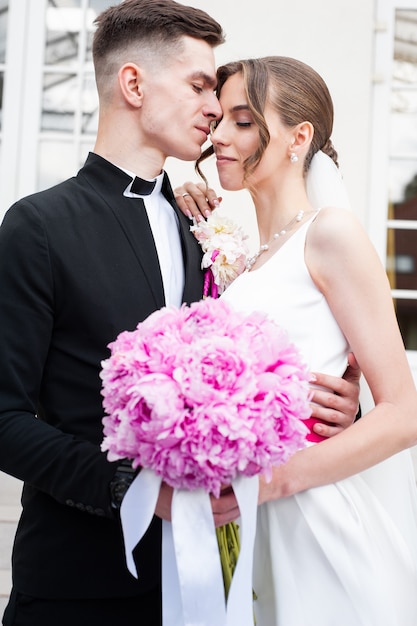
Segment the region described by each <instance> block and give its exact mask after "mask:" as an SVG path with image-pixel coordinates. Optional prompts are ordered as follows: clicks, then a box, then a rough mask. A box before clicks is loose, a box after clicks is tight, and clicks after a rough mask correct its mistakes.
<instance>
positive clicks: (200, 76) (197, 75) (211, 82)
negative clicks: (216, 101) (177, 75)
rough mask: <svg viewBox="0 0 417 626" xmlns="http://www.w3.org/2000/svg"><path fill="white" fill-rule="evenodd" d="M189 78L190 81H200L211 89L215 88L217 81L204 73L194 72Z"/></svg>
mask: <svg viewBox="0 0 417 626" xmlns="http://www.w3.org/2000/svg"><path fill="white" fill-rule="evenodd" d="M190 78H191V80H202V81H203V82H204V83H205V84H206V85H208V86H209V87H212V88H213V89H215V88H216V87H217V80H216V79H215V78H213V76H210V75H209V74H206V72H200V71H199V72H194V73H193V74H192V75H191V77H190Z"/></svg>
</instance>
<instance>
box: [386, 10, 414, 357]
mask: <svg viewBox="0 0 417 626" xmlns="http://www.w3.org/2000/svg"><path fill="white" fill-rule="evenodd" d="M391 85H392V90H391V114H390V128H389V150H390V161H389V181H388V185H389V199H390V206H389V209H388V218H389V219H390V220H394V221H396V220H403V221H404V222H408V221H417V124H416V119H417V10H397V11H396V13H395V39H394V63H393V76H392V82H391ZM404 226H408V224H400V223H399V224H398V228H389V229H388V232H387V274H388V277H389V281H390V285H391V288H392V289H395V290H401V291H403V293H402V294H401V296H402V295H403V296H404V297H403V298H402V297H397V299H396V300H395V306H396V311H397V317H398V322H399V325H400V329H401V333H402V336H403V339H404V343H405V346H406V348H407V349H408V350H417V299H414V293H412V292H413V291H417V229H416V228H415V225H414V224H410V225H409V228H404ZM407 292H410V296H409V297H407ZM396 295H397V296H400V294H396Z"/></svg>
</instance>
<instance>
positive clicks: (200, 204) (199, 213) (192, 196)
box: [174, 182, 222, 222]
mask: <svg viewBox="0 0 417 626" xmlns="http://www.w3.org/2000/svg"><path fill="white" fill-rule="evenodd" d="M174 196H175V201H176V203H177V204H178V207H179V208H180V209H181V211H182V212H183V213H184V215H186V216H187V217H188V218H189V219H195V220H197V222H199V221H200V220H203V219H205V218H207V217H209V216H210V215H211V213H212V211H213V210H214V209H215V208H216V207H218V206H219V204H220V202H221V201H222V198H221V197H219V196H218V195H217V194H216V192H215V191H214V189H211V188H210V187H206V185H205V184H204V183H191V182H186V183H184V184H183V185H181V186H180V187H176V188H175V190H174Z"/></svg>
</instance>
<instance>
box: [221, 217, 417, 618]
mask: <svg viewBox="0 0 417 626" xmlns="http://www.w3.org/2000/svg"><path fill="white" fill-rule="evenodd" d="M312 219H314V217H313V218H311V219H310V220H309V221H308V222H306V223H305V224H303V225H302V226H301V227H300V229H299V230H297V231H296V232H295V233H294V234H293V235H292V236H291V237H290V238H289V239H288V240H287V241H286V242H285V243H284V245H283V246H282V247H281V248H280V249H279V250H278V251H277V252H276V253H275V254H274V256H272V257H271V258H270V259H268V261H267V262H266V263H264V264H263V265H262V266H261V267H260V268H259V269H255V270H252V271H250V272H245V273H244V274H242V275H241V276H239V277H238V278H237V279H236V280H235V281H234V282H233V283H232V284H231V285H230V286H229V287H228V289H227V290H226V292H225V293H224V294H223V296H222V297H223V298H225V299H226V300H227V301H228V302H230V304H232V305H233V306H234V307H235V308H237V309H239V310H243V311H245V312H249V311H252V310H254V309H257V310H263V311H266V312H267V313H268V314H269V315H270V316H271V317H272V318H273V319H274V320H275V321H276V322H277V323H278V324H280V325H281V326H283V327H285V328H287V330H288V332H289V335H290V338H291V340H292V341H293V342H294V343H295V344H296V346H298V348H299V350H300V351H301V353H302V354H303V356H304V359H305V361H306V362H307V364H308V365H309V367H310V369H311V370H312V371H317V372H325V373H328V374H332V375H336V376H342V374H343V372H344V371H345V369H346V365H347V359H346V355H347V351H348V345H347V343H346V340H345V337H344V336H343V334H342V332H341V331H340V329H339V327H338V325H337V323H336V321H335V319H334V317H333V315H332V313H331V311H330V309H329V307H328V305H327V302H326V300H325V299H324V297H323V295H322V294H321V292H320V291H319V290H318V289H317V287H316V286H315V284H314V283H313V281H312V279H311V277H310V274H309V272H308V269H307V267H306V265H305V261H304V246H305V238H306V234H307V231H308V227H309V224H310V223H311V221H312ZM311 445H320V444H319V443H318V444H311ZM416 512H417V504H416V487H415V479H414V472H413V469H412V464H411V458H410V454H409V452H408V451H406V452H403V453H400V454H399V455H396V456H395V457H393V458H392V459H389V460H388V461H385V462H384V463H381V464H379V465H378V466H376V467H375V468H372V469H371V470H369V471H368V472H364V473H362V474H360V475H355V476H352V477H351V478H347V479H345V480H342V481H340V482H338V483H335V484H331V485H328V486H324V487H318V488H314V489H310V490H308V491H304V492H302V493H299V494H297V495H295V496H292V497H289V498H285V499H282V500H278V501H275V502H269V503H267V504H264V505H262V506H261V507H259V513H258V522H257V524H258V525H257V537H256V544H255V555H254V578H253V586H254V590H255V593H256V594H257V600H255V603H254V607H255V615H256V626H416V625H417V569H416V563H417V522H416V520H417V513H416Z"/></svg>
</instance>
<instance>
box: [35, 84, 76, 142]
mask: <svg viewBox="0 0 417 626" xmlns="http://www.w3.org/2000/svg"><path fill="white" fill-rule="evenodd" d="M77 84H78V82H77V76H76V75H75V74H58V73H56V74H45V75H44V79H43V100H42V121H41V129H42V130H44V131H61V132H65V133H69V132H73V131H74V118H75V110H76V107H77V102H78V88H77Z"/></svg>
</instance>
